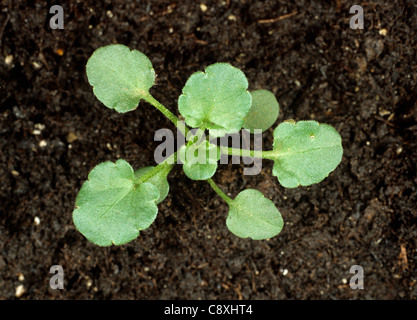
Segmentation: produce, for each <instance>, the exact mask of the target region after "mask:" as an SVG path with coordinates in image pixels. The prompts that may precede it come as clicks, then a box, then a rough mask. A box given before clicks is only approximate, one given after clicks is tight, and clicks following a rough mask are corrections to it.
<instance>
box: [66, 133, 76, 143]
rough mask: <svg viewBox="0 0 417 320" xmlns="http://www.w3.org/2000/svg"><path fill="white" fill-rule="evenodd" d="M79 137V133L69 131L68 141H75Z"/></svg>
mask: <svg viewBox="0 0 417 320" xmlns="http://www.w3.org/2000/svg"><path fill="white" fill-rule="evenodd" d="M77 139H78V137H77V135H76V134H75V133H74V132H70V133H68V135H67V141H68V143H73V142H74V141H75V140H77Z"/></svg>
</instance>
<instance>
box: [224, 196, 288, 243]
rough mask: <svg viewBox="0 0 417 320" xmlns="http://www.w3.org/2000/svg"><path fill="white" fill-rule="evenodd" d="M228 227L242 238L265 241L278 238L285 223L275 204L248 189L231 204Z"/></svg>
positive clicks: (227, 221)
mask: <svg viewBox="0 0 417 320" xmlns="http://www.w3.org/2000/svg"><path fill="white" fill-rule="evenodd" d="M226 225H227V227H228V229H229V230H230V231H231V232H232V233H233V234H235V235H236V236H238V237H240V238H251V239H253V240H263V239H268V238H272V237H274V236H276V235H277V234H279V233H280V232H281V230H282V227H283V225H284V221H283V219H282V216H281V213H280V212H279V211H278V209H277V208H276V207H275V205H274V203H273V202H272V201H271V200H269V199H267V198H265V197H264V195H263V194H262V193H261V192H260V191H258V190H255V189H246V190H243V191H242V192H240V193H239V194H238V196H237V197H236V198H235V199H234V200H232V201H231V203H229V214H228V216H227V220H226Z"/></svg>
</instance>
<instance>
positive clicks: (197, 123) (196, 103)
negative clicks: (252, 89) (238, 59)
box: [178, 63, 252, 137]
mask: <svg viewBox="0 0 417 320" xmlns="http://www.w3.org/2000/svg"><path fill="white" fill-rule="evenodd" d="M247 89H248V80H247V79H246V76H245V75H244V73H243V72H242V71H240V70H239V69H237V68H235V67H233V66H232V65H230V64H227V63H215V64H212V65H210V66H208V67H207V68H206V69H205V72H196V73H194V74H192V75H191V76H190V78H189V79H188V80H187V83H186V84H185V86H184V88H183V89H182V94H181V96H180V97H179V99H178V109H179V112H180V113H181V115H182V116H184V118H185V122H186V123H187V125H189V126H190V127H193V128H196V127H202V126H203V127H205V128H207V129H209V130H210V135H211V136H213V137H221V136H224V135H225V134H226V133H235V132H239V131H240V130H241V129H242V125H243V118H244V117H245V116H246V114H247V113H248V111H249V109H250V106H251V101H252V97H251V95H250V93H249V91H248V90H247Z"/></svg>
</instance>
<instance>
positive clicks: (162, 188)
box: [135, 164, 173, 204]
mask: <svg viewBox="0 0 417 320" xmlns="http://www.w3.org/2000/svg"><path fill="white" fill-rule="evenodd" d="M160 166H163V167H162V168H161V170H159V171H158V172H157V173H156V174H155V175H154V176H153V177H151V178H150V179H149V180H146V182H148V183H151V184H153V185H154V186H155V187H157V188H158V191H159V198H158V200H156V204H159V203H161V202H162V201H164V199H165V198H166V197H167V195H168V192H169V183H168V181H167V175H168V173H169V172H170V171H171V169H172V167H173V165H168V164H161V165H160ZM154 168H155V167H153V166H150V167H143V168H139V169H138V170H136V171H135V178H136V179H138V178H139V177H141V176H143V175H144V174H145V173H147V172H149V171H150V170H152V169H154Z"/></svg>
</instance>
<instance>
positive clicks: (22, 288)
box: [15, 284, 26, 298]
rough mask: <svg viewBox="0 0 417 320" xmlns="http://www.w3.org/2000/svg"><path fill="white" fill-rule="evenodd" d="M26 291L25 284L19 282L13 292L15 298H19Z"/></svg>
mask: <svg viewBox="0 0 417 320" xmlns="http://www.w3.org/2000/svg"><path fill="white" fill-rule="evenodd" d="M25 292H26V290H25V286H24V285H23V284H20V285H18V286H17V287H16V292H15V296H16V298H20V297H21V296H23V294H24V293H25Z"/></svg>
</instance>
